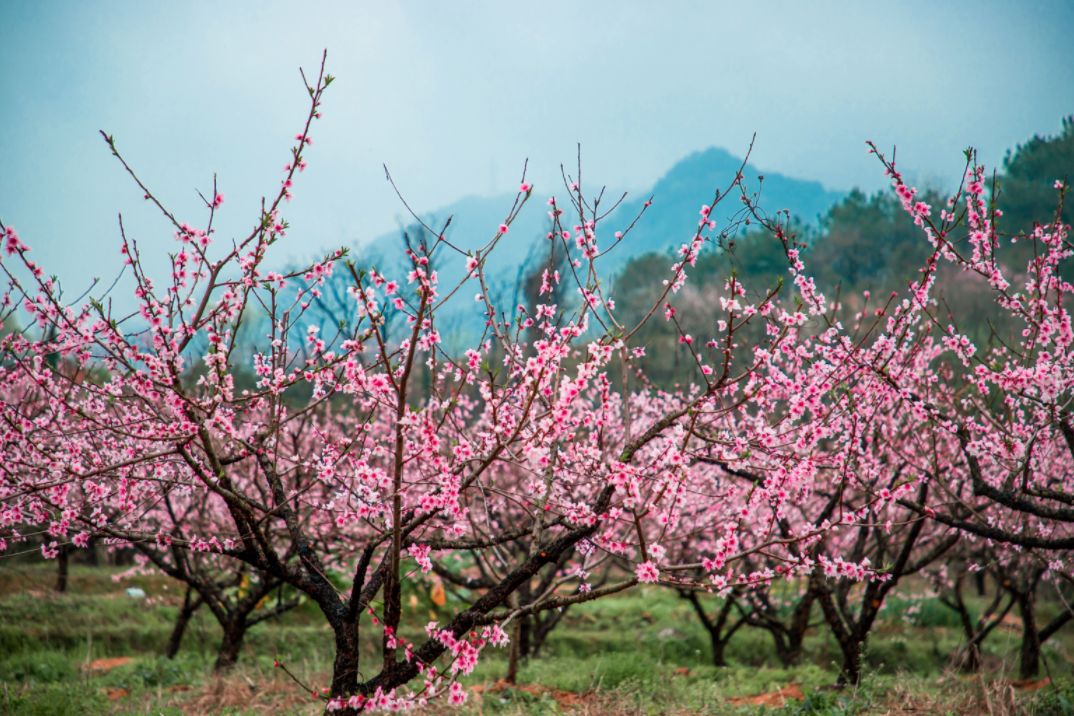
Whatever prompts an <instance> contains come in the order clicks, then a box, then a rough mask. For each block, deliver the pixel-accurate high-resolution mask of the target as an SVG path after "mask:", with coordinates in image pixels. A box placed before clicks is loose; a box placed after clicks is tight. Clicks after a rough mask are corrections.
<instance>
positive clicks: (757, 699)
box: [728, 684, 805, 706]
mask: <svg viewBox="0 0 1074 716" xmlns="http://www.w3.org/2000/svg"><path fill="white" fill-rule="evenodd" d="M804 698H805V694H804V693H802V687H801V686H799V685H798V684H787V685H786V686H784V687H783V688H782V689H779V690H778V691H769V692H767V693H764V694H757V695H756V696H736V697H734V698H730V699H728V701H729V702H730V703H731V705H732V706H785V705H786V703H787V701H788V699H794V700H795V701H801V700H802V699H804Z"/></svg>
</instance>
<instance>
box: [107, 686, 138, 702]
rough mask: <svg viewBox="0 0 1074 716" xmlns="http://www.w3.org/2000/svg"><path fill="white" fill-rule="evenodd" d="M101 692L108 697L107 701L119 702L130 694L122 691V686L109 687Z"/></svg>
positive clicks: (124, 690)
mask: <svg viewBox="0 0 1074 716" xmlns="http://www.w3.org/2000/svg"><path fill="white" fill-rule="evenodd" d="M102 690H103V691H104V695H105V696H107V697H108V700H109V701H119V700H120V699H125V698H127V697H128V696H130V695H131V692H130V691H128V690H127V689H124V688H123V687H122V686H109V687H108V688H106V689H102Z"/></svg>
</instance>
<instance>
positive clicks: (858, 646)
mask: <svg viewBox="0 0 1074 716" xmlns="http://www.w3.org/2000/svg"><path fill="white" fill-rule="evenodd" d="M839 650H840V651H841V652H842V653H843V668H842V670H841V671H840V672H839V678H838V679H837V680H836V684H837V685H838V686H847V685H851V686H857V685H858V684H860V683H861V663H862V655H863V654H864V653H865V636H858V635H857V634H851V635H849V637H848V638H847V639H845V640H840V641H839Z"/></svg>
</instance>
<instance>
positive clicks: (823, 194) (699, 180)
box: [357, 147, 843, 332]
mask: <svg viewBox="0 0 1074 716" xmlns="http://www.w3.org/2000/svg"><path fill="white" fill-rule="evenodd" d="M741 164H742V159H741V158H739V157H735V156H734V155H733V154H731V153H730V152H728V151H726V150H724V149H719V148H716V147H713V148H710V149H706V150H703V151H698V152H694V153H693V154H690V155H689V156H687V157H685V158H684V159H682V160H680V161H679V162H677V163H676V164H675V165H673V166H672V167H671V169H669V170H668V172H667V173H666V174H665V175H664V176H663V177H661V178H660V179H659V180H658V181H657V182H656V183H655V184H654V185H653V187H652V188H651V189H650V190H648V191H645V192H639V193H637V194H634V195H631V196H628V197H627V199H626V201H624V202H623V204H622V205H620V206H619V207H618V208H617V209H616V210H615V211H613V212H612V213H611V214H610V215H609V216H608V217H607V218H606V219H604V221H603V222H601V226H600V227H599V228H598V240H599V241H600V243H601V244H602V245H605V246H606V245H608V242H609V241H611V240H612V235H613V234H614V232H616V231H619V230H622V229H625V228H626V227H627V226H628V225H629V224H630V222H631V221H632V220H633V219H634V217H635V216H636V215H637V214H638V212H639V211H640V209H641V208H642V205H643V204H644V202H645V201H646V200H647V199H648V198H649V196H650V195H651V196H652V198H653V204H652V206H651V207H650V208H649V209H648V211H646V213H645V216H644V217H643V219H642V220H641V221H640V222H638V224H637V225H636V226H635V227H634V229H633V230H632V231H631V232H630V234H629V235H628V238H627V240H626V241H624V242H623V243H622V244H621V245H620V246H619V247H618V248H617V249H616V250H615V251H614V252H612V253H611V254H609V255H608V256H607V257H606V260H605V261H604V262H603V268H604V269H605V270H606V271H610V272H612V273H614V272H616V271H618V270H619V269H621V268H622V267H623V266H624V265H625V264H626V263H627V262H628V261H629V260H630V259H632V258H634V257H636V256H639V255H641V254H644V253H649V252H653V251H664V250H673V249H674V248H676V247H678V246H679V245H680V244H682V243H684V242H686V241H689V239H690V238H691V237H692V235H693V232H694V230H695V229H696V220H697V216H698V213H697V212H698V208H699V207H700V206H701V204H704V203H708V202H710V201H711V200H712V197H713V195H714V193H715V191H716V190H717V189H719V190H720V191H723V190H725V189H726V188H727V186H728V185H729V184H730V182H731V179H732V178H733V177H734V175H735V172H736V171H738V168H739V167H740V166H741ZM744 174H745V178H746V186H747V188H748V190H749V191H750V192H754V191H757V189H758V186H760V187H762V190H761V195H760V205H761V206H762V207H763V208H764V209H765V210H766V211H768V212H770V213H771V212H775V211H779V210H782V209H789V210H790V212H791V215H792V216H793V217H795V218H797V219H798V220H800V221H801V222H803V223H804V224H815V223H816V221H817V219H818V218H819V217H820V216H821V215H822V214H824V213H826V212H827V211H828V209H829V208H830V207H831V206H832V205H834V204H835V203H836V202H838V201H839V200H840V199H841V198H842V197H843V193H841V192H836V191H830V190H827V189H825V188H824V187H823V186H822V185H821V184H820V183H819V182H816V181H811V180H806V179H796V178H793V177H788V176H784V175H782V174H779V173H778V172H766V171H761V170H758V169H757V168H755V167H753V166H751V165H747V167H746V170H745V172H744ZM759 176H763V177H764V180H763V182H759V181H758V177H759ZM556 193H557V194H558V195H560V196H561V197H562V194H563V191H562V189H561V190H560V191H557V192H556ZM610 197H614V198H617V195H616V194H615V193H614V192H610V191H609V192H606V194H605V203H606V204H607V205H609V206H610V205H611V203H612V202H614V198H610ZM544 199H545V192H538V193H535V194H534V196H533V198H532V199H531V200H530V202H529V204H527V206H526V207H525V209H524V210H523V211H522V213H521V214H520V215H519V217H518V219H517V220H516V221H515V223H514V225H513V226H512V227H511V231H510V233H509V235H508V236H506V237H505V238H504V240H503V241H501V243H500V245H499V246H498V247H497V248H496V250H495V251H493V252H492V255H491V256H490V257H489V259H488V263H487V264H486V265H487V267H488V271H487V274H488V276H489V277H490V279H491V280H492V281H493V283H494V288H497V289H499V290H509V289H510V288H511V287H513V286H514V285H515V284H516V283H517V280H518V278H519V277H520V275H521V273H520V272H521V271H523V270H524V267H525V266H526V265H527V263H529V262H531V261H533V260H535V259H536V256H537V252H538V251H539V250H540V249H541V247H542V246H543V242H544V237H545V235H546V234H547V232H548V226H549V223H548V222H549V219H548V213H547V211H546V209H547V207H546V205H545V203H544ZM513 201H514V196H513V195H503V196H497V197H476V196H469V197H465V198H463V199H460V200H459V201H457V202H454V203H452V204H450V205H448V206H445V207H442V208H440V209H436V210H433V211H428V212H423V213H422V214H421V216H422V219H423V220H425V221H426V223H428V224H429V225H430V226H432V227H434V228H436V229H439V228H440V227H441V226H442V225H443V223H444V221H446V220H447V218H448V217H449V216H450V217H452V221H451V226H450V227H449V229H448V232H447V236H448V238H449V239H450V240H451V241H452V242H453V243H454V244H455V245H456V246H459V247H460V248H462V249H465V250H474V249H476V248H478V247H480V246H483V245H484V244H485V243H486V242H487V241H488V240H489V239H490V238H491V237H492V235H493V234H494V233H495V231H496V227H497V226H498V225H499V224H500V223H501V222H502V221H503V220H504V218H505V216H506V214H507V212H508V210H509V209H510V207H511V204H512V202H513ZM561 201H562V198H561ZM741 208H742V205H741V202H740V201H739V199H738V196H737V194H735V195H732V196H729V197H728V198H727V200H726V201H724V202H721V203H720V204H719V206H718V207H717V208H716V209H715V210H714V211H713V214H712V217H713V218H714V219H715V220H716V221H717V225H718V226H720V227H722V226H723V225H724V224H725V223H726V221H727V220H728V218H729V217H730V216H731V215H732V214H733V213H735V212H737V211H739V210H740V209H741ZM407 231H408V232H409V233H410V235H411V238H412V239H416V238H419V233H418V232H415V231H414V229H407ZM402 232H403V229H400V230H399V231H395V232H392V233H388V234H384V235H382V236H379V237H377V238H376V239H374V240H373V241H371V242H369V243H368V244H364V245H363V246H361V247H360V248H359V249H358V252H357V253H358V255H359V256H360V257H363V258H367V259H369V261H370V262H371V263H373V264H374V265H378V266H380V267H381V270H383V271H385V272H386V273H389V274H392V273H397V272H399V271H401V270H403V267H404V266H405V263H404V243H403V240H402ZM433 260H434V265H435V266H436V268H437V270H438V272H439V274H440V285H441V287H444V288H446V287H449V286H454V285H455V284H457V283H458V281H459V280H460V279H461V278H462V276H463V274H464V267H465V261H464V260H463V258H462V257H460V256H459V255H458V254H456V253H455V252H453V251H451V250H450V249H443V248H442V249H441V251H439V252H438V253H437V255H436V256H434V259H433ZM608 278H611V277H610V276H609V277H608ZM463 298H468V297H463ZM448 314H450V315H451V317H452V319H453V320H452V321H451V323H455V322H456V320H455V319H456V317H457V321H458V325H457V326H456V327H455V328H457V329H461V328H462V326H464V325H466V326H469V325H470V324H471V321H472V323H473V327H474V328H479V327H480V326H481V324H482V323H483V319H482V316H481V311H480V308H479V307H477V306H475V305H473V303H472V302H468V301H466V300H461V301H456V302H455V306H454V307H453V310H452V311H449V312H445V313H444V314H442V315H443V316H445V317H446V316H447V315H448ZM471 317H472V318H471ZM463 332H465V331H463Z"/></svg>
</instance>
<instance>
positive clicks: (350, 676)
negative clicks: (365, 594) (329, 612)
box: [331, 622, 358, 714]
mask: <svg viewBox="0 0 1074 716" xmlns="http://www.w3.org/2000/svg"><path fill="white" fill-rule="evenodd" d="M332 629H333V631H334V632H335V637H336V658H335V660H334V661H333V662H332V690H331V693H332V695H333V696H351V695H353V694H355V693H356V692H357V691H358V631H357V629H356V628H355V625H354V624H353V623H351V622H340V623H335V624H333V625H332ZM343 713H344V714H346V713H348V712H347V711H344V712H343Z"/></svg>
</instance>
